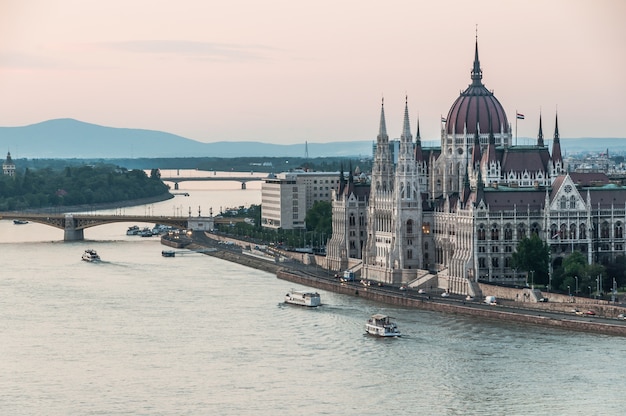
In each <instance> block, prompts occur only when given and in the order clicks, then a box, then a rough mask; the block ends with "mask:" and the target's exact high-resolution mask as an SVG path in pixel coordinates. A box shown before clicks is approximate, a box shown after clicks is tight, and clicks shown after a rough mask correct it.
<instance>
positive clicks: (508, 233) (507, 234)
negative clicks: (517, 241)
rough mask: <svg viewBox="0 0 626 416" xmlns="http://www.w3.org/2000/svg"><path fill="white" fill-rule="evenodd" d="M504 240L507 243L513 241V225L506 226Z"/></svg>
mask: <svg viewBox="0 0 626 416" xmlns="http://www.w3.org/2000/svg"><path fill="white" fill-rule="evenodd" d="M504 239H505V240H507V241H510V240H512V239H513V229H512V228H511V224H506V225H505V226H504Z"/></svg>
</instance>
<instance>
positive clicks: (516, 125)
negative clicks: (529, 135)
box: [515, 110, 517, 146]
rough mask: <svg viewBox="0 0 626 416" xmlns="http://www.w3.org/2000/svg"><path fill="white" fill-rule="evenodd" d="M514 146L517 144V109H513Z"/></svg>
mask: <svg viewBox="0 0 626 416" xmlns="http://www.w3.org/2000/svg"><path fill="white" fill-rule="evenodd" d="M515 146H517V110H515Z"/></svg>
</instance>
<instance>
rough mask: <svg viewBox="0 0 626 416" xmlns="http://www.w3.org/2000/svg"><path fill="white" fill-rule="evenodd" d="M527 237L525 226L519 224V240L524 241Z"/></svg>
mask: <svg viewBox="0 0 626 416" xmlns="http://www.w3.org/2000/svg"><path fill="white" fill-rule="evenodd" d="M524 237H526V226H525V225H524V224H518V226H517V239H518V240H523V239H524Z"/></svg>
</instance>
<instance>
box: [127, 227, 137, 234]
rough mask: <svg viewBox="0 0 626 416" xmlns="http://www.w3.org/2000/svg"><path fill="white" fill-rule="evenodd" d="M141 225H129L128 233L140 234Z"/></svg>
mask: <svg viewBox="0 0 626 416" xmlns="http://www.w3.org/2000/svg"><path fill="white" fill-rule="evenodd" d="M139 231H140V230H139V227H138V226H136V225H133V226H131V227H128V230H126V235H137V234H139Z"/></svg>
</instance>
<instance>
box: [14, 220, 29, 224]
mask: <svg viewBox="0 0 626 416" xmlns="http://www.w3.org/2000/svg"><path fill="white" fill-rule="evenodd" d="M13 224H15V225H21V224H28V221H26V220H13Z"/></svg>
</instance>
